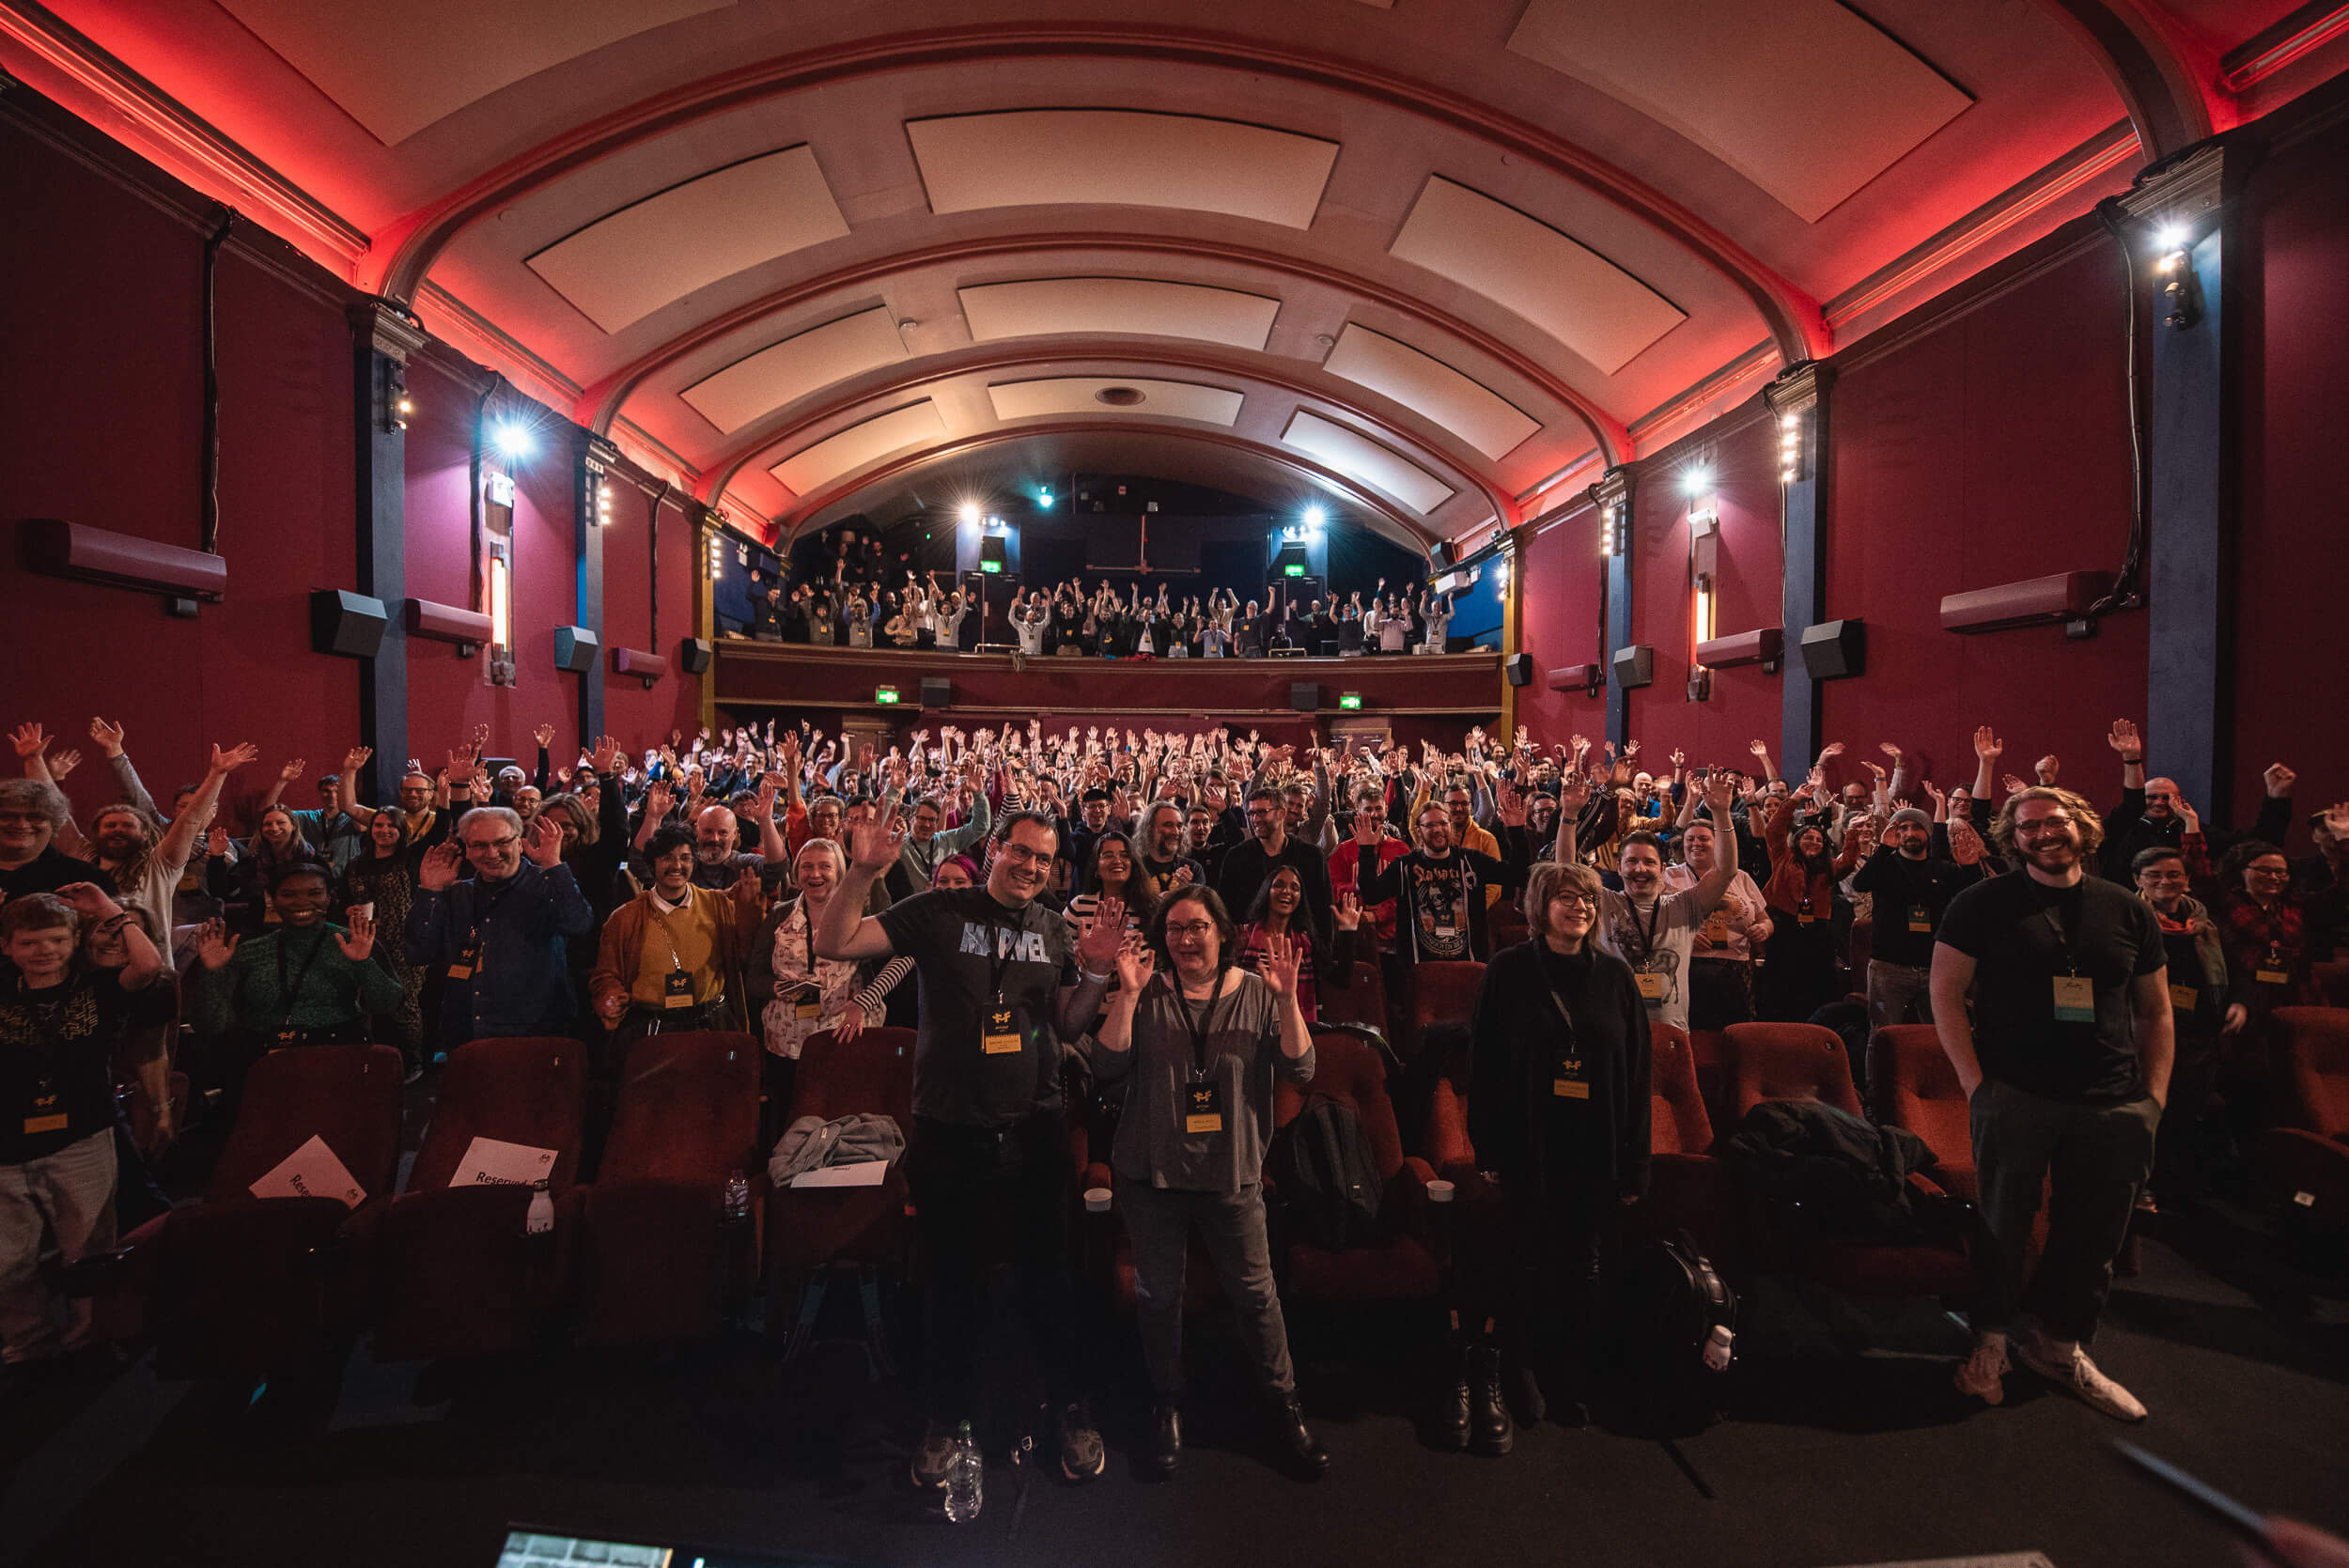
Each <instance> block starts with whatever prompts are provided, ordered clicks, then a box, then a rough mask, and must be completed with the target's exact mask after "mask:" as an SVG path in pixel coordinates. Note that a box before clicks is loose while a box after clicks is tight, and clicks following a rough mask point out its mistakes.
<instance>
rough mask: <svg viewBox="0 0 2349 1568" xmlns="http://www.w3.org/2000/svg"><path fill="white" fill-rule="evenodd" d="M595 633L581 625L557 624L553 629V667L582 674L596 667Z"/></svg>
mask: <svg viewBox="0 0 2349 1568" xmlns="http://www.w3.org/2000/svg"><path fill="white" fill-rule="evenodd" d="M596 651H597V643H596V634H595V633H594V632H592V631H590V630H588V629H586V628H585V627H583V626H558V627H556V628H555V629H554V667H555V668H556V669H558V670H561V671H564V672H566V673H567V674H569V675H585V674H586V673H587V672H588V671H590V670H592V669H594V668H595V667H596Z"/></svg>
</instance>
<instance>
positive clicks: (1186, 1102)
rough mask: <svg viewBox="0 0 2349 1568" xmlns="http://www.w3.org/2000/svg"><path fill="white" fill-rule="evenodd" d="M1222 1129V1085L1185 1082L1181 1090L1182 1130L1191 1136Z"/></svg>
mask: <svg viewBox="0 0 2349 1568" xmlns="http://www.w3.org/2000/svg"><path fill="white" fill-rule="evenodd" d="M1222 1130H1223V1091H1222V1086H1221V1085H1220V1084H1214V1083H1192V1084H1187V1085H1185V1087H1184V1091H1183V1131H1184V1132H1185V1133H1186V1134H1189V1135H1191V1136H1197V1135H1199V1134H1203V1133H1214V1132H1221V1131H1222Z"/></svg>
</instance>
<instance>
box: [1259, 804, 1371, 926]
mask: <svg viewBox="0 0 2349 1568" xmlns="http://www.w3.org/2000/svg"><path fill="white" fill-rule="evenodd" d="M1248 830H1249V831H1250V832H1251V833H1252V835H1253V836H1252V837H1250V838H1247V839H1243V840H1241V841H1240V842H1239V843H1237V844H1235V845H1234V846H1232V847H1231V848H1229V849H1227V850H1225V851H1224V853H1223V865H1222V869H1221V870H1220V871H1218V872H1217V873H1216V886H1215V891H1216V893H1217V895H1218V896H1220V897H1221V899H1222V900H1223V907H1224V908H1227V909H1245V908H1248V906H1250V905H1251V904H1253V903H1254V902H1255V901H1256V890H1257V889H1259V888H1261V887H1263V886H1264V885H1265V883H1266V882H1267V881H1268V880H1270V878H1271V877H1272V874H1273V872H1274V871H1276V870H1277V869H1279V868H1280V867H1282V866H1284V865H1285V866H1289V867H1292V868H1293V869H1295V871H1296V872H1297V879H1298V881H1299V883H1301V884H1302V885H1303V887H1304V889H1305V903H1306V905H1307V906H1308V907H1309V908H1311V909H1312V910H1313V920H1314V925H1315V928H1316V929H1318V928H1321V927H1325V926H1327V925H1328V924H1330V862H1327V861H1325V860H1323V859H1322V858H1321V851H1320V850H1318V849H1316V848H1315V847H1314V846H1312V845H1310V844H1307V843H1306V842H1305V841H1304V840H1303V839H1300V838H1297V837H1295V836H1293V835H1292V834H1291V833H1290V832H1289V823H1288V801H1287V800H1286V799H1285V798H1284V797H1283V795H1282V793H1281V792H1280V791H1279V790H1278V789H1275V788H1274V787H1273V786H1272V785H1270V784H1258V785H1256V786H1255V787H1254V788H1253V789H1251V790H1250V791H1249V792H1248ZM1383 896H1385V897H1389V898H1392V897H1393V896H1394V895H1393V894H1392V893H1386V894H1384V895H1383ZM1367 901H1368V899H1367V895H1365V902H1367Z"/></svg>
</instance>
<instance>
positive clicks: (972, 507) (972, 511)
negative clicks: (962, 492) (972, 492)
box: [955, 501, 979, 522]
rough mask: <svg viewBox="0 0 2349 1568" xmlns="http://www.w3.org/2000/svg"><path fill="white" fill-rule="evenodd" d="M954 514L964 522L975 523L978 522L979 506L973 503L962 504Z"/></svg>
mask: <svg viewBox="0 0 2349 1568" xmlns="http://www.w3.org/2000/svg"><path fill="white" fill-rule="evenodd" d="M955 512H956V515H957V517H959V518H961V519H962V520H963V521H965V522H976V521H978V520H979V504H978V503H977V502H975V501H966V502H964V503H963V504H962V505H960V506H957V508H955Z"/></svg>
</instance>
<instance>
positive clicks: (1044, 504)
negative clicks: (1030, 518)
mask: <svg viewBox="0 0 2349 1568" xmlns="http://www.w3.org/2000/svg"><path fill="white" fill-rule="evenodd" d="M1035 504H1036V506H1037V508H1038V509H1039V510H1041V511H1047V512H1049V511H1050V510H1051V509H1052V487H1051V486H1050V485H1039V486H1037V487H1036V492H1035Z"/></svg>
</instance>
